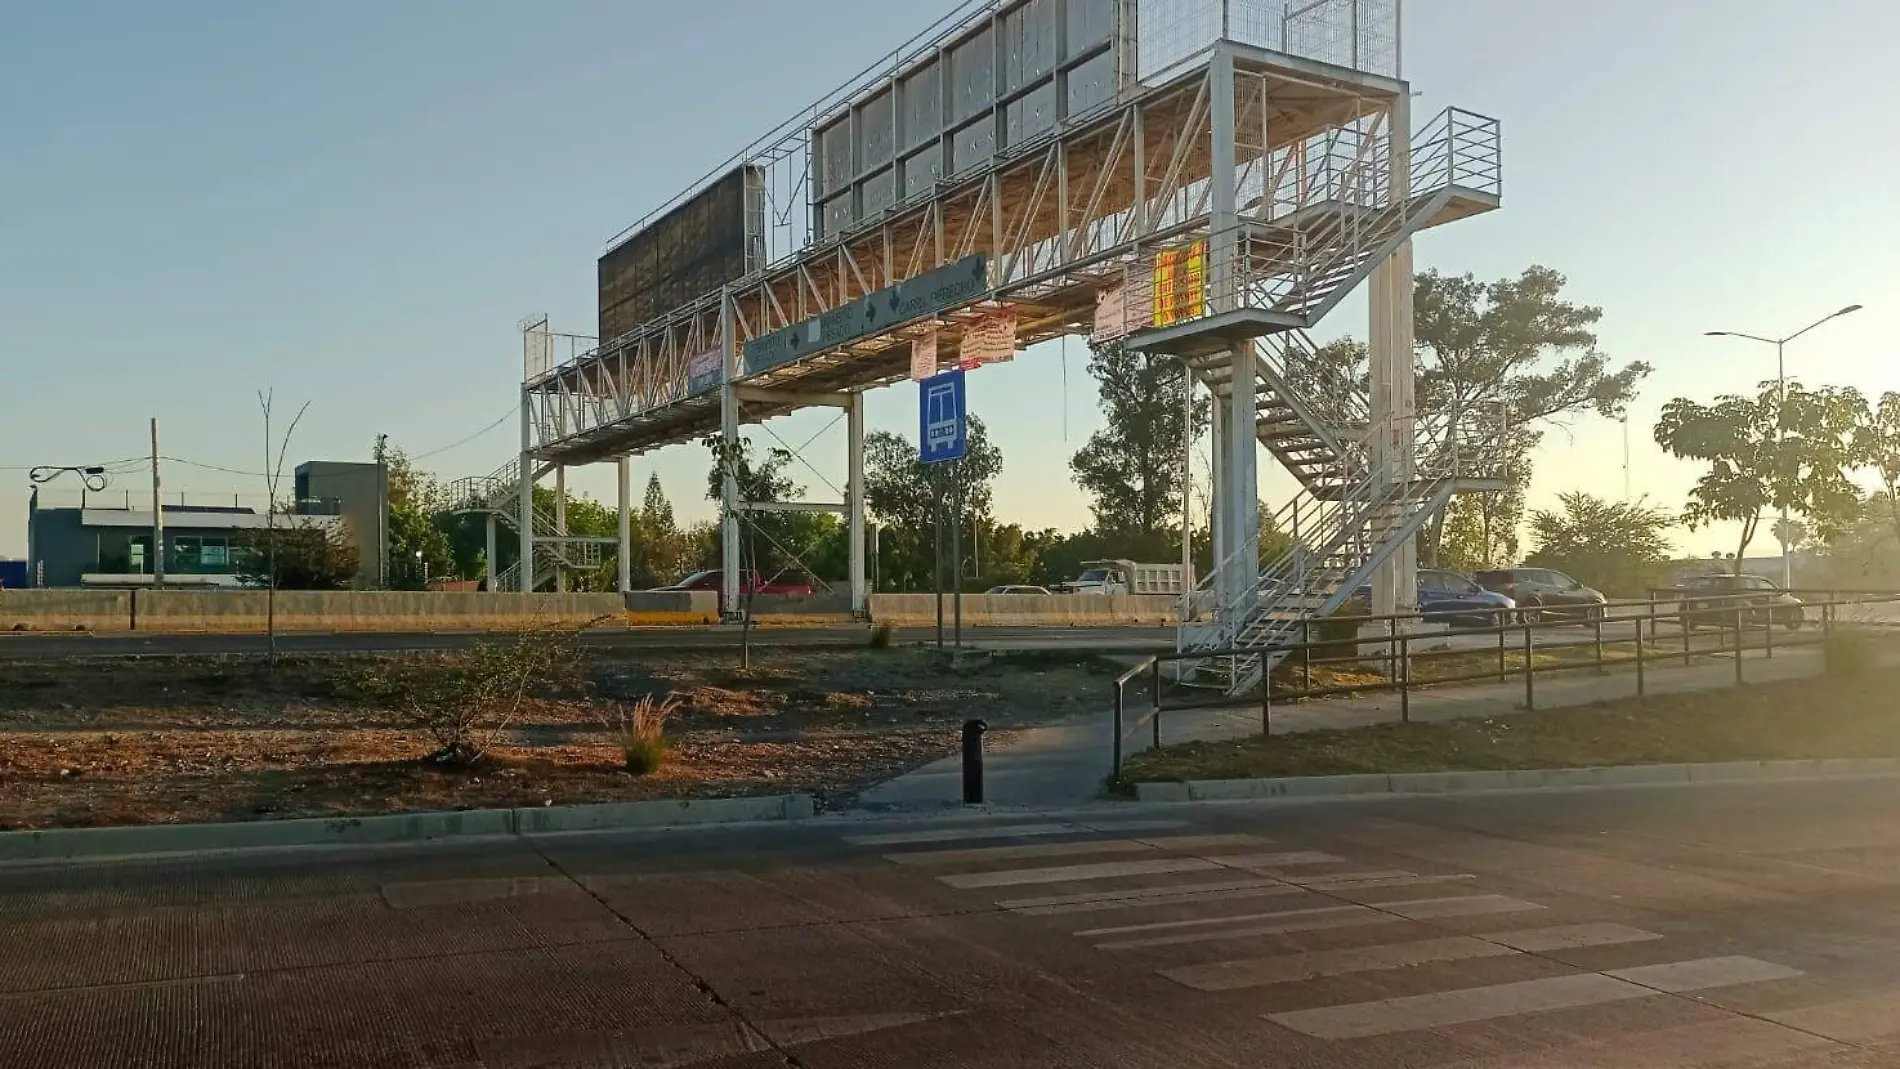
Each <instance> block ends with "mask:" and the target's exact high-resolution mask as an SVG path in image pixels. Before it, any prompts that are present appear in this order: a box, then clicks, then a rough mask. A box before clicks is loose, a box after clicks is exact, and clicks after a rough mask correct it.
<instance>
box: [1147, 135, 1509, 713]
mask: <svg viewBox="0 0 1900 1069" xmlns="http://www.w3.org/2000/svg"><path fill="white" fill-rule="evenodd" d="M1411 145H1412V153H1413V154H1412V157H1411V161H1410V169H1409V174H1408V177H1409V179H1410V180H1409V183H1407V184H1406V185H1404V186H1403V187H1402V189H1403V190H1409V193H1408V192H1403V191H1395V189H1394V183H1393V182H1392V171H1393V167H1394V156H1393V151H1392V139H1391V138H1390V137H1389V136H1387V133H1386V131H1385V130H1383V129H1382V128H1381V127H1380V126H1379V124H1378V123H1376V122H1374V123H1370V124H1362V125H1357V126H1348V127H1343V128H1339V129H1335V130H1332V131H1329V132H1328V133H1327V134H1325V135H1322V136H1320V137H1317V138H1315V139H1313V140H1311V141H1309V142H1307V143H1305V144H1302V145H1296V146H1293V147H1291V148H1289V149H1286V150H1284V153H1283V155H1282V156H1280V157H1279V158H1276V159H1275V160H1273V161H1270V162H1271V164H1272V166H1270V167H1269V168H1266V169H1265V170H1264V171H1263V172H1262V174H1263V177H1262V178H1261V181H1260V183H1259V184H1257V185H1255V186H1254V187H1253V192H1254V193H1255V194H1256V196H1255V198H1254V199H1253V201H1252V202H1251V203H1250V204H1249V207H1248V214H1247V215H1246V217H1245V218H1243V220H1242V221H1241V224H1240V232H1239V233H1238V234H1237V235H1235V236H1234V240H1233V242H1232V243H1231V247H1233V248H1234V253H1233V255H1234V261H1233V263H1232V269H1231V270H1230V271H1227V272H1225V273H1224V284H1225V285H1226V286H1230V287H1232V288H1231V289H1228V290H1227V292H1226V293H1224V294H1223V293H1215V292H1211V291H1210V294H1209V297H1210V300H1209V306H1210V307H1214V308H1225V309H1236V310H1238V311H1233V312H1227V313H1219V312H1216V313H1213V314H1211V315H1210V316H1209V320H1208V326H1207V328H1206V329H1205V330H1202V331H1200V332H1199V333H1198V334H1197V333H1196V331H1195V329H1194V328H1192V327H1189V328H1186V329H1182V328H1175V330H1174V333H1176V334H1178V335H1180V337H1178V338H1170V339H1168V342H1169V345H1170V349H1169V351H1173V352H1176V353H1178V354H1180V355H1181V358H1182V359H1183V360H1184V361H1185V362H1186V363H1187V364H1188V366H1189V367H1190V368H1192V369H1193V371H1194V374H1195V376H1196V377H1197V378H1199V379H1200V380H1201V381H1202V382H1204V383H1206V384H1207V385H1208V387H1209V388H1210V390H1211V391H1212V392H1213V394H1214V396H1215V398H1216V399H1217V400H1216V403H1217V404H1219V403H1224V401H1225V399H1227V398H1230V397H1231V396H1232V386H1233V382H1234V376H1235V375H1236V374H1237V373H1246V374H1251V375H1252V376H1253V380H1254V382H1253V391H1254V396H1255V398H1256V402H1255V422H1254V433H1255V436H1256V437H1257V438H1258V440H1259V441H1260V443H1261V444H1262V445H1264V446H1265V447H1266V448H1267V450H1268V451H1269V452H1270V453H1271V454H1272V455H1273V457H1274V459H1275V460H1277V461H1278V462H1279V463H1280V464H1281V465H1282V466H1283V467H1285V468H1286V469H1287V470H1288V471H1289V472H1291V473H1292V474H1293V475H1294V477H1295V478H1296V479H1298V481H1299V483H1300V487H1301V489H1300V492H1299V494H1298V495H1297V496H1296V498H1295V499H1294V500H1293V501H1290V502H1288V503H1287V504H1286V505H1285V506H1284V507H1283V508H1282V509H1281V510H1280V511H1279V513H1278V514H1276V516H1275V517H1274V519H1273V523H1274V526H1275V527H1277V529H1279V530H1282V531H1287V532H1290V533H1291V534H1292V535H1293V547H1292V549H1291V550H1289V551H1288V552H1286V553H1285V554H1283V555H1282V556H1281V557H1280V558H1279V559H1278V560H1259V559H1258V557H1259V544H1258V542H1257V541H1255V542H1250V543H1249V544H1247V545H1244V546H1241V547H1238V548H1237V549H1236V550H1235V551H1234V552H1233V554H1232V556H1231V557H1230V558H1229V560H1228V561H1225V562H1223V563H1222V566H1221V567H1219V568H1216V569H1215V570H1214V574H1213V575H1211V576H1209V577H1208V579H1207V580H1206V581H1205V582H1204V583H1203V585H1202V590H1201V592H1200V593H1198V594H1197V595H1196V597H1195V599H1194V600H1195V604H1196V605H1197V606H1199V607H1204V608H1211V609H1213V614H1212V619H1211V620H1206V621H1205V622H1203V620H1202V619H1201V618H1200V617H1199V616H1198V615H1197V618H1196V619H1195V620H1190V621H1187V622H1185V623H1184V625H1183V626H1182V628H1181V631H1180V636H1179V641H1178V647H1179V649H1180V650H1182V651H1183V652H1193V651H1195V650H1207V651H1210V652H1211V651H1221V653H1222V655H1221V656H1219V657H1210V658H1208V659H1207V660H1206V661H1202V662H1183V663H1184V667H1186V668H1188V669H1190V670H1191V672H1192V676H1193V679H1191V680H1190V681H1195V682H1201V683H1207V684H1212V685H1218V686H1220V687H1222V688H1223V689H1225V690H1227V691H1228V692H1230V693H1238V692H1240V691H1244V690H1247V689H1249V688H1252V687H1254V686H1256V685H1258V684H1259V683H1260V682H1261V680H1262V679H1263V677H1264V675H1265V674H1266V673H1268V672H1271V671H1272V669H1273V668H1274V666H1275V665H1277V664H1278V663H1279V662H1280V661H1281V660H1282V659H1284V658H1285V657H1286V656H1287V651H1286V650H1284V649H1283V648H1280V647H1283V646H1284V645H1285V644H1287V643H1288V642H1297V641H1299V636H1300V634H1301V630H1302V622H1303V621H1306V620H1310V619H1314V618H1318V617H1324V616H1328V615H1331V614H1332V613H1333V612H1335V611H1337V610H1338V609H1340V608H1341V607H1343V606H1344V605H1345V604H1346V603H1347V602H1348V601H1349V600H1350V599H1351V598H1352V597H1353V594H1354V592H1355V591H1356V590H1357V589H1358V588H1359V587H1360V586H1361V585H1363V584H1365V583H1367V582H1369V581H1370V580H1371V579H1372V577H1373V575H1374V574H1375V573H1376V572H1377V571H1378V569H1379V568H1380V567H1381V566H1382V565H1384V564H1385V563H1386V562H1387V561H1388V560H1390V559H1391V558H1392V556H1393V554H1394V553H1396V552H1398V551H1399V549H1400V548H1402V547H1404V546H1406V545H1408V544H1410V542H1411V540H1413V539H1414V538H1416V537H1417V535H1418V532H1419V530H1420V529H1422V528H1423V527H1424V525H1425V524H1426V523H1427V522H1428V521H1429V520H1430V519H1431V518H1432V516H1433V515H1434V514H1436V513H1437V512H1438V510H1439V509H1441V508H1443V507H1444V506H1445V504H1446V503H1447V502H1448V501H1450V499H1451V497H1452V495H1454V494H1456V493H1460V492H1464V491H1470V490H1483V489H1495V488H1498V487H1499V486H1501V485H1502V483H1501V482H1500V481H1498V476H1499V474H1500V473H1501V470H1502V462H1501V461H1502V453H1501V450H1500V449H1498V448H1497V444H1498V442H1497V440H1498V435H1497V434H1496V433H1495V426H1494V425H1488V424H1487V422H1486V421H1484V420H1482V419H1470V418H1468V419H1464V420H1457V419H1448V418H1438V419H1435V420H1430V419H1428V420H1424V421H1416V422H1415V423H1414V425H1413V426H1411V427H1409V428H1392V427H1386V428H1380V427H1377V426H1375V425H1374V421H1373V416H1372V403H1371V398H1370V396H1369V391H1368V385H1367V383H1366V382H1365V380H1364V379H1363V377H1361V376H1360V375H1359V373H1358V371H1357V370H1356V369H1349V368H1340V367H1336V366H1333V365H1331V364H1330V363H1328V362H1327V361H1324V360H1322V359H1320V358H1319V356H1318V347H1317V346H1316V345H1315V344H1314V342H1313V340H1312V338H1311V337H1309V336H1308V335H1307V333H1306V331H1305V330H1304V329H1301V328H1300V327H1299V326H1297V324H1303V325H1304V326H1305V327H1309V328H1310V327H1311V326H1313V325H1314V324H1316V323H1318V322H1319V321H1320V320H1321V319H1322V318H1324V317H1325V316H1326V314H1327V313H1328V312H1330V311H1332V309H1333V308H1334V307H1335V306H1337V305H1338V303H1339V302H1340V301H1341V300H1343V299H1344V298H1345V296H1346V294H1347V293H1349V292H1351V291H1352V290H1353V289H1354V288H1356V287H1357V286H1358V285H1359V284H1360V283H1361V282H1363V281H1365V279H1366V278H1367V277H1369V276H1370V275H1371V273H1372V271H1373V270H1374V268H1376V267H1377V266H1378V265H1379V264H1381V263H1383V262H1385V261H1386V260H1387V259H1389V258H1390V257H1391V256H1392V255H1393V254H1394V253H1395V252H1397V251H1398V250H1399V248H1400V247H1401V246H1402V245H1403V244H1404V242H1406V241H1407V240H1409V239H1410V238H1411V237H1412V236H1413V235H1415V234H1416V233H1418V232H1419V231H1420V230H1423V229H1425V228H1427V227H1430V226H1435V225H1438V224H1439V223H1442V222H1446V221H1449V220H1451V219H1455V218H1459V217H1461V216H1463V215H1469V214H1476V213H1478V212H1482V211H1489V210H1491V209H1493V208H1495V207H1497V203H1498V192H1499V183H1498V131H1497V124H1496V123H1495V122H1494V121H1492V120H1489V119H1484V118H1482V117H1479V116H1473V115H1470V114H1469V113H1465V112H1459V111H1456V110H1447V111H1445V112H1443V113H1441V114H1440V115H1439V116H1437V117H1436V118H1435V119H1433V120H1432V121H1431V122H1430V123H1428V124H1427V125H1426V126H1425V128H1424V129H1423V130H1421V131H1420V132H1419V133H1418V134H1417V135H1415V136H1414V137H1413V138H1412V140H1411ZM1267 173H1271V174H1273V175H1274V176H1276V177H1274V178H1272V179H1271V180H1268V179H1267V178H1265V177H1264V175H1265V174H1267ZM1223 315H1224V316H1225V318H1226V320H1227V322H1225V323H1223V322H1222V318H1223ZM1243 340H1245V341H1247V344H1245V345H1241V346H1239V348H1238V351H1239V352H1241V353H1243V354H1247V355H1244V356H1242V357H1241V358H1240V360H1241V361H1242V362H1247V361H1249V359H1250V362H1251V365H1252V366H1251V367H1248V368H1245V369H1244V370H1242V369H1237V368H1236V367H1235V363H1236V358H1235V356H1234V353H1235V352H1236V345H1237V343H1238V342H1240V341H1243ZM1381 435H1385V436H1386V437H1387V438H1388V439H1389V440H1395V441H1403V440H1404V438H1405V437H1407V436H1409V437H1410V438H1411V439H1412V441H1413V445H1414V449H1413V451H1412V456H1411V458H1409V459H1407V458H1403V457H1398V456H1385V454H1387V453H1396V452H1397V451H1396V450H1381V449H1378V448H1375V444H1376V443H1377V442H1378V441H1379V440H1380V437H1381ZM1241 562H1244V563H1241ZM1236 564H1238V566H1239V567H1240V568H1241V569H1242V572H1243V574H1246V575H1249V576H1257V577H1258V578H1257V579H1256V580H1254V581H1252V582H1250V583H1249V584H1248V585H1247V587H1246V589H1244V590H1241V591H1238V592H1236V591H1233V590H1231V589H1229V590H1221V589H1219V588H1218V587H1217V586H1216V584H1217V583H1218V582H1219V578H1220V576H1222V575H1223V574H1228V575H1231V574H1232V566H1234V565H1236ZM1235 651H1238V652H1235ZM1184 678H1188V677H1187V676H1186V675H1185V674H1184Z"/></svg>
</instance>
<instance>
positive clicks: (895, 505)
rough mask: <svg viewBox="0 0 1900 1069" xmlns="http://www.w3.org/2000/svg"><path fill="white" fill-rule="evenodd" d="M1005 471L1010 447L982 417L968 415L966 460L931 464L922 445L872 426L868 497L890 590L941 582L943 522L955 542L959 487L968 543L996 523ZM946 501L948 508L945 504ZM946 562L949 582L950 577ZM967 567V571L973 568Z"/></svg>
mask: <svg viewBox="0 0 1900 1069" xmlns="http://www.w3.org/2000/svg"><path fill="white" fill-rule="evenodd" d="M1002 470H1003V451H1002V450H1001V449H998V448H997V447H996V445H995V444H994V443H992V442H991V441H990V437H989V431H988V429H987V428H985V427H984V425H983V421H982V419H981V418H979V417H977V416H974V415H973V416H970V417H969V449H968V451H967V453H966V454H965V455H964V458H963V459H962V460H961V461H958V462H955V463H951V464H925V463H924V462H923V461H922V460H920V459H919V457H918V451H917V445H916V443H915V442H912V441H910V440H909V439H906V438H905V437H904V436H902V435H899V434H893V433H892V432H890V431H873V432H872V433H870V434H868V435H866V436H865V438H864V498H865V505H866V507H867V509H868V510H869V512H870V513H871V517H872V518H873V519H874V520H875V521H876V522H877V524H878V568H877V570H878V576H879V577H880V579H881V581H882V583H883V586H882V589H886V590H934V589H935V588H936V587H935V583H936V570H935V566H934V561H935V559H936V545H937V542H936V539H937V523H938V522H939V517H940V516H941V519H942V522H943V523H944V525H945V534H944V538H945V543H944V545H945V550H946V553H947V552H948V547H949V523H950V512H949V508H948V506H949V505H950V503H951V502H953V501H955V500H957V493H958V490H959V488H961V492H962V501H963V532H964V538H965V545H966V548H965V550H964V555H965V557H966V558H969V557H971V556H972V554H971V553H970V550H969V549H968V548H967V547H968V546H969V545H971V544H972V541H971V540H972V539H974V538H975V537H976V534H977V532H979V531H980V530H981V529H982V528H984V527H988V526H990V511H991V508H992V506H993V504H994V500H995V490H994V486H993V484H994V483H995V481H996V477H997V476H998V475H999V474H1001V473H1002ZM940 506H943V507H942V508H940ZM947 564H948V562H947V560H946V576H945V581H946V582H948V572H947ZM971 570H972V569H971V567H966V569H965V571H966V574H967V573H969V572H970V571H971Z"/></svg>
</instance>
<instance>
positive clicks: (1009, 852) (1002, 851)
mask: <svg viewBox="0 0 1900 1069" xmlns="http://www.w3.org/2000/svg"><path fill="white" fill-rule="evenodd" d="M1265 842H1266V840H1265V839H1262V838H1260V837H1259V836H1257V835H1184V836H1178V837H1174V838H1157V839H1091V840H1088V841H1086V842H1076V843H1030V844H1025V845H1021V846H981V847H972V848H969V849H962V850H913V851H910V852H908V853H899V854H885V855H884V856H885V857H886V858H887V859H889V860H890V861H892V862H895V863H896V864H899V865H962V864H988V863H992V862H998V861H1021V860H1025V859H1029V858H1040V857H1081V856H1086V855H1089V854H1152V853H1162V852H1165V851H1170V850H1190V851H1191V850H1199V851H1216V850H1236V849H1243V848H1246V849H1250V848H1255V847H1259V846H1261V845H1262V844H1264V843H1265ZM1250 856H1258V855H1250Z"/></svg>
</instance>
